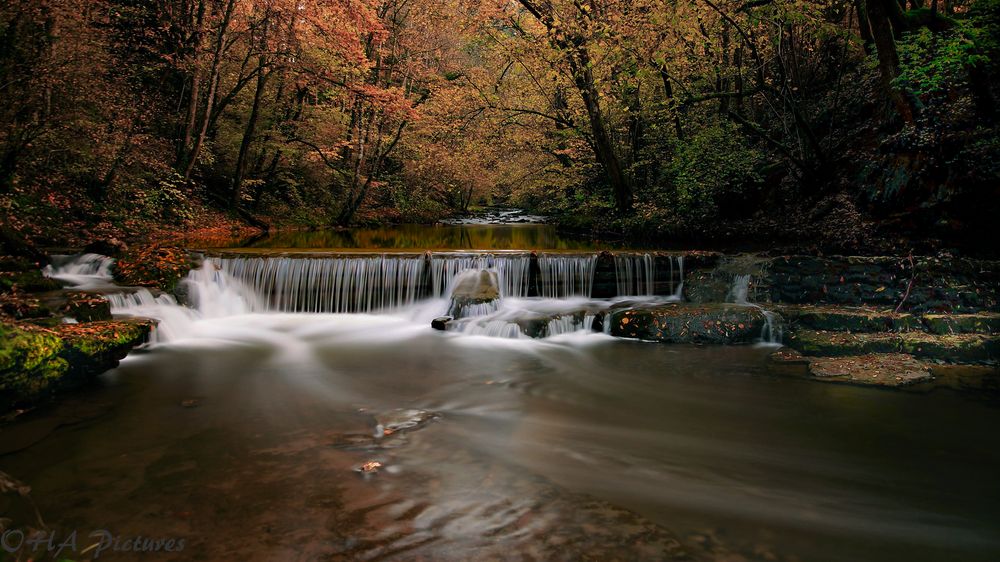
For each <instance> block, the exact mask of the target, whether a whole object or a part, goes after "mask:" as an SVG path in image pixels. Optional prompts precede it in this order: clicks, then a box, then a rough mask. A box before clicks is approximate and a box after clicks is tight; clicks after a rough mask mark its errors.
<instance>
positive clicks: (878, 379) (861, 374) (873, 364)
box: [809, 353, 934, 387]
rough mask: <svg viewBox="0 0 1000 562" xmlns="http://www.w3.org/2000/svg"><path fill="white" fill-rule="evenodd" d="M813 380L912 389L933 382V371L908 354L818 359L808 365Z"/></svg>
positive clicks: (875, 354)
mask: <svg viewBox="0 0 1000 562" xmlns="http://www.w3.org/2000/svg"><path fill="white" fill-rule="evenodd" d="M809 375H810V378H812V379H814V380H817V381H823V382H833V383H846V384H860V385H866V386H888V387H899V386H909V385H913V384H918V383H922V382H929V381H931V380H933V379H934V376H933V375H931V370H930V367H929V366H927V365H926V364H924V363H922V362H921V361H918V360H917V359H915V358H914V357H913V356H912V355H909V354H906V353H872V354H868V355H851V356H846V357H817V358H813V359H812V360H810V361H809Z"/></svg>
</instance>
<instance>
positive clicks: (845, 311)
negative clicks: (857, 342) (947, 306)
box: [774, 304, 923, 332]
mask: <svg viewBox="0 0 1000 562" xmlns="http://www.w3.org/2000/svg"><path fill="white" fill-rule="evenodd" d="M774 310H775V312H778V313H779V314H781V315H782V316H783V317H784V318H785V319H786V320H787V321H788V322H789V323H790V324H792V325H798V326H804V327H806V328H811V329H813V330H827V331H834V332H908V331H914V330H923V325H922V324H921V322H920V319H919V318H918V317H916V316H914V315H912V314H906V313H894V312H891V311H879V310H876V309H873V308H865V307H845V306H822V305H820V306H814V305H787V304H786V305H775V306H774Z"/></svg>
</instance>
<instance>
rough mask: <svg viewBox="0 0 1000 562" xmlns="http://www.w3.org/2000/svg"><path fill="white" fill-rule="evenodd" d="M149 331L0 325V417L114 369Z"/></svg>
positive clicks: (102, 325) (105, 325) (132, 325)
mask: <svg viewBox="0 0 1000 562" xmlns="http://www.w3.org/2000/svg"><path fill="white" fill-rule="evenodd" d="M151 329H152V323H151V322H150V321H105V322H92V323H88V324H63V325H60V326H57V327H53V328H42V327H40V326H33V325H30V324H15V323H12V322H5V323H0V412H2V411H5V410H6V409H8V408H11V407H13V406H15V405H17V404H24V403H29V402H32V401H36V400H38V399H40V398H42V397H43V396H44V395H45V394H49V393H52V392H55V391H57V390H62V389H65V388H70V387H73V386H77V385H79V384H80V383H81V382H83V381H85V380H87V379H89V378H90V377H93V376H96V375H98V374H100V373H102V372H104V371H106V370H107V369H110V368H113V367H114V366H115V365H117V363H118V361H119V360H120V359H121V358H122V357H124V356H125V355H126V354H127V353H128V352H129V350H131V349H132V348H134V347H136V346H137V345H140V344H142V343H143V342H144V341H146V338H147V337H148V335H149V332H150V330H151Z"/></svg>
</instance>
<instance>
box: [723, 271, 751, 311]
mask: <svg viewBox="0 0 1000 562" xmlns="http://www.w3.org/2000/svg"><path fill="white" fill-rule="evenodd" d="M751 280H752V279H751V277H750V275H748V274H743V275H736V276H734V277H733V283H732V285H730V288H729V297H728V298H729V302H733V303H736V304H747V303H749V302H750V301H749V300H748V296H749V293H750V282H751Z"/></svg>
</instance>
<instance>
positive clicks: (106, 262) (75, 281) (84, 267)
mask: <svg viewBox="0 0 1000 562" xmlns="http://www.w3.org/2000/svg"><path fill="white" fill-rule="evenodd" d="M114 264H115V260H114V259H112V258H109V257H107V256H102V255H100V254H80V255H57V256H52V263H51V264H49V265H47V266H45V269H43V270H42V273H43V274H44V275H45V276H46V277H51V278H52V279H56V280H59V281H62V282H64V283H67V284H69V285H70V286H71V287H73V288H75V289H84V290H86V289H103V288H107V287H112V286H113V284H112V276H111V268H112V266H114Z"/></svg>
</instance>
